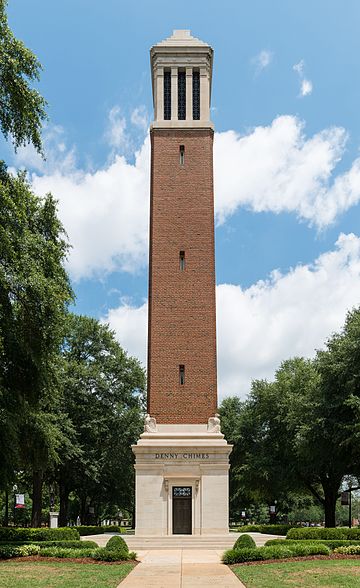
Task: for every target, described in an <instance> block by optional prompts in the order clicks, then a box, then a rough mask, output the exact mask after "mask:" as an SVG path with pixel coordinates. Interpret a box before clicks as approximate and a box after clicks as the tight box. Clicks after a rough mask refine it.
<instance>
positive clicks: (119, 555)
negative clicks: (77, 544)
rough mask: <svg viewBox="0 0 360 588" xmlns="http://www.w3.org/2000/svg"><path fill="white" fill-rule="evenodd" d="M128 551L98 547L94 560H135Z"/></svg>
mask: <svg viewBox="0 0 360 588" xmlns="http://www.w3.org/2000/svg"><path fill="white" fill-rule="evenodd" d="M133 555H134V554H130V553H129V551H128V550H124V549H108V548H107V547H98V549H96V550H95V551H94V553H93V557H94V559H97V560H100V561H123V560H126V559H133V558H132V556H133Z"/></svg>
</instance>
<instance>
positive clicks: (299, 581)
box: [233, 559, 360, 588]
mask: <svg viewBox="0 0 360 588" xmlns="http://www.w3.org/2000/svg"><path fill="white" fill-rule="evenodd" d="M233 571H234V572H235V573H236V575H237V576H238V578H239V579H240V580H241V581H242V582H243V583H244V584H245V586H246V588H287V587H290V586H291V588H297V587H298V586H301V588H320V587H321V586H323V587H326V588H330V587H332V586H334V587H336V588H360V560H359V561H358V560H354V559H351V560H349V559H348V560H324V561H321V560H315V561H303V562H301V561H294V562H288V563H286V562H285V563H271V564H263V565H258V566H238V567H235V566H234V568H233Z"/></svg>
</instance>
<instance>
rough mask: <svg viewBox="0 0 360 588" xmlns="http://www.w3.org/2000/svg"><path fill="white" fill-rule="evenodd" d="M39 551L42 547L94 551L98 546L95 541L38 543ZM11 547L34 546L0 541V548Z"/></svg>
mask: <svg viewBox="0 0 360 588" xmlns="http://www.w3.org/2000/svg"><path fill="white" fill-rule="evenodd" d="M38 544H39V546H40V549H42V548H43V547H70V548H74V549H82V548H83V547H91V548H93V549H95V548H96V547H98V544H97V543H96V542H95V541H80V539H78V540H77V541H39V542H38ZM2 545H11V546H13V547H16V546H18V545H34V541H11V542H9V541H0V546H2Z"/></svg>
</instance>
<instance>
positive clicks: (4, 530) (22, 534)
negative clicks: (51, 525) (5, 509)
mask: <svg viewBox="0 0 360 588" xmlns="http://www.w3.org/2000/svg"><path fill="white" fill-rule="evenodd" d="M76 539H80V535H79V533H78V531H77V530H76V529H75V528H74V527H59V528H58V529H48V528H44V529H42V528H39V529H31V528H29V529H27V528H16V527H0V541H7V542H9V541H32V542H34V541H36V542H37V541H61V540H76Z"/></svg>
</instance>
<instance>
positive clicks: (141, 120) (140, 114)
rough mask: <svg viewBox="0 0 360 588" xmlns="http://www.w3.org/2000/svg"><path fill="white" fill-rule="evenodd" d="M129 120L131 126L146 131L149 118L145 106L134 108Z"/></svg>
mask: <svg viewBox="0 0 360 588" xmlns="http://www.w3.org/2000/svg"><path fill="white" fill-rule="evenodd" d="M130 120H131V122H132V124H133V125H135V126H136V127H139V128H140V129H142V130H143V131H146V130H147V129H148V128H149V122H150V117H149V114H148V112H147V110H146V107H145V106H138V107H137V108H134V110H133V111H132V113H131V116H130Z"/></svg>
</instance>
